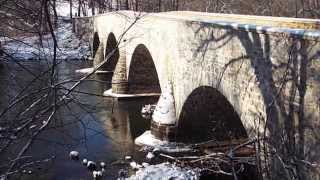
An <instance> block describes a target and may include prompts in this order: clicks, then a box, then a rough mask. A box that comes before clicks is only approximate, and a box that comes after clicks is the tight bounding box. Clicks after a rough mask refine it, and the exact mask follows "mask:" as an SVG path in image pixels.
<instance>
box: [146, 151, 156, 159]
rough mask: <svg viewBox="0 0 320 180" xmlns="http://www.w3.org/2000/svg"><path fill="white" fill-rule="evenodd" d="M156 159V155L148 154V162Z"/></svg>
mask: <svg viewBox="0 0 320 180" xmlns="http://www.w3.org/2000/svg"><path fill="white" fill-rule="evenodd" d="M154 157H155V155H154V154H153V153H152V152H148V154H147V156H146V158H147V159H148V160H152V159H153V158H154Z"/></svg>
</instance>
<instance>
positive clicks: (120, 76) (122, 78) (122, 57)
mask: <svg viewBox="0 0 320 180" xmlns="http://www.w3.org/2000/svg"><path fill="white" fill-rule="evenodd" d="M119 51H120V52H119V60H118V63H117V65H116V68H115V71H114V73H113V77H112V93H115V94H128V79H127V67H126V51H125V48H122V49H120V50H119Z"/></svg>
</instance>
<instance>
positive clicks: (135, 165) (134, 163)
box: [130, 161, 142, 170]
mask: <svg viewBox="0 0 320 180" xmlns="http://www.w3.org/2000/svg"><path fill="white" fill-rule="evenodd" d="M130 166H131V168H132V169H133V170H138V169H140V168H141V167H142V166H141V165H140V164H138V163H136V162H134V161H132V162H131V163H130Z"/></svg>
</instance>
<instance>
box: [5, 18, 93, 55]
mask: <svg viewBox="0 0 320 180" xmlns="http://www.w3.org/2000/svg"><path fill="white" fill-rule="evenodd" d="M55 35H56V38H57V42H58V50H57V58H58V59H81V58H87V57H88V56H89V55H90V54H89V53H90V51H89V43H88V42H84V41H81V40H79V39H78V38H77V37H76V36H75V35H74V34H73V33H72V24H71V23H70V22H68V21H65V20H59V27H58V28H57V29H56V30H55ZM0 41H1V44H3V47H4V49H5V51H6V52H7V53H8V54H10V55H11V56H12V57H13V58H15V59H23V60H25V59H39V58H40V59H50V58H52V57H53V39H52V37H51V35H50V34H47V35H44V36H43V37H42V45H41V43H40V38H39V37H38V36H32V37H25V38H20V39H19V40H10V39H8V38H0Z"/></svg>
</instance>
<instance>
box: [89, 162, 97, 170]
mask: <svg viewBox="0 0 320 180" xmlns="http://www.w3.org/2000/svg"><path fill="white" fill-rule="evenodd" d="M87 168H88V169H89V170H90V171H93V170H95V169H96V168H97V164H96V163H95V162H93V161H88V163H87Z"/></svg>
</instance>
